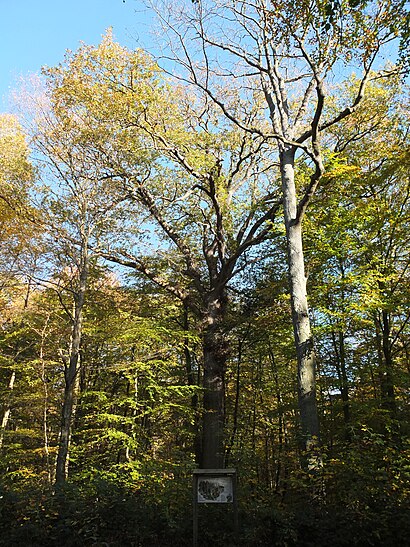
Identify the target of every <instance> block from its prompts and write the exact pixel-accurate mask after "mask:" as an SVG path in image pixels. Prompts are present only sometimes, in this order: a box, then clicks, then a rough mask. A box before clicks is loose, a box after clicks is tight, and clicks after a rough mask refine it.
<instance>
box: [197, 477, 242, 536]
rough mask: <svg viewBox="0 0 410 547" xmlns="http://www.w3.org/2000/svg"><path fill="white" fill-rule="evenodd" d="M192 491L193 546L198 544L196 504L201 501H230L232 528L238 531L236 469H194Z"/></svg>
mask: <svg viewBox="0 0 410 547" xmlns="http://www.w3.org/2000/svg"><path fill="white" fill-rule="evenodd" d="M192 493H193V547H197V546H198V506H199V504H202V503H212V504H214V503H232V506H233V517H234V530H235V534H236V535H237V533H238V502H237V496H236V469H195V470H194V471H193V481H192Z"/></svg>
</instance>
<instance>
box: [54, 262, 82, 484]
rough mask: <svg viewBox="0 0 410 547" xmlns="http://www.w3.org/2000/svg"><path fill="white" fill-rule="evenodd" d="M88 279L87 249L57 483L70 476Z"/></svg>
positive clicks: (75, 320) (67, 379) (77, 303)
mask: <svg viewBox="0 0 410 547" xmlns="http://www.w3.org/2000/svg"><path fill="white" fill-rule="evenodd" d="M87 279H88V257H87V253H86V251H84V256H83V260H82V268H81V271H80V279H79V281H80V283H79V289H78V292H77V293H76V295H75V306H74V317H73V326H72V334H71V347H70V357H69V360H68V363H65V372H64V376H65V389H64V400H63V408H62V415H61V427H60V439H59V446H58V454H57V464H56V480H55V484H56V485H59V484H62V483H64V482H65V480H66V479H67V476H68V464H69V448H70V442H71V432H72V424H73V421H74V417H75V411H76V405H77V392H78V386H79V380H80V375H79V366H80V345H81V335H82V318H83V308H84V302H85V292H86V287H87Z"/></svg>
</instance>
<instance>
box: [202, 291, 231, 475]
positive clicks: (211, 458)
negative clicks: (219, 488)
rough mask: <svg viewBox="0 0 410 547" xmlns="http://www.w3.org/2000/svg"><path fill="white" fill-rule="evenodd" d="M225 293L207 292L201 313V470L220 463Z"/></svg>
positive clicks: (224, 352) (222, 454)
mask: <svg viewBox="0 0 410 547" xmlns="http://www.w3.org/2000/svg"><path fill="white" fill-rule="evenodd" d="M226 304H227V302H226V296H225V295H224V294H221V295H211V296H210V297H209V300H208V305H207V313H206V315H205V322H206V325H205V333H204V338H203V354H204V370H203V387H204V402H203V404H204V413H203V420H202V458H201V465H202V467H203V468H204V469H218V468H223V466H224V424H225V363H226V357H227V347H226V341H225V337H224V333H223V332H222V322H223V319H224V317H225V311H226Z"/></svg>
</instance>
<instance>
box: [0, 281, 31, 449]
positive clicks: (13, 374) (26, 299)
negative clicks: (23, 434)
mask: <svg viewBox="0 0 410 547" xmlns="http://www.w3.org/2000/svg"><path fill="white" fill-rule="evenodd" d="M30 294H31V280H29V281H28V283H27V291H26V295H25V297H24V304H23V310H26V309H27V308H28V302H29V298H30ZM20 326H21V327H22V326H23V321H22V322H21V324H20ZM18 345H19V344H18V343H17V344H16V348H15V354H14V361H15V362H16V359H17V355H18ZM15 381H16V371H15V370H13V371H12V372H11V376H10V380H9V385H8V393H7V397H6V401H5V403H6V404H5V408H4V411H3V418H2V420H1V426H0V450H1V448H2V447H3V442H4V432H5V431H6V428H7V425H8V423H9V419H10V414H11V397H12V393H13V389H14V383H15Z"/></svg>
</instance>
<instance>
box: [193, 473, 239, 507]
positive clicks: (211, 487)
mask: <svg viewBox="0 0 410 547" xmlns="http://www.w3.org/2000/svg"><path fill="white" fill-rule="evenodd" d="M197 493H198V498H197V499H198V503H232V502H233V484H232V477H212V476H207V475H202V476H199V477H198V491H197Z"/></svg>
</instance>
